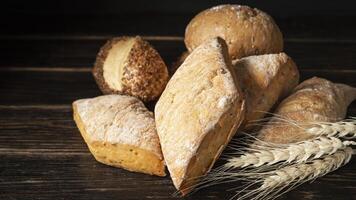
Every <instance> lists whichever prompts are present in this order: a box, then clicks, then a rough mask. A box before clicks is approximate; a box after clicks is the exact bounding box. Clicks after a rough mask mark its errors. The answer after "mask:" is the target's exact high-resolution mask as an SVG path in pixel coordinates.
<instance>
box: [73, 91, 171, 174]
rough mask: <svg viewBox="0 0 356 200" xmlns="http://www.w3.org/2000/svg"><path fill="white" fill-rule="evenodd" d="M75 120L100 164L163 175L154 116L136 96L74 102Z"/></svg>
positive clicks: (113, 96) (97, 98)
mask: <svg viewBox="0 0 356 200" xmlns="http://www.w3.org/2000/svg"><path fill="white" fill-rule="evenodd" d="M73 111H74V120H75V122H76V124H77V126H78V128H79V130H80V133H81V134H82V136H83V138H84V140H85V142H86V143H87V145H88V147H89V150H90V151H91V153H92V154H93V155H94V157H95V159H96V160H97V161H99V162H101V163H104V164H107V165H111V166H114V167H120V168H124V169H127V170H129V171H134V172H142V173H146V174H153V175H158V176H164V175H165V171H164V169H165V166H164V161H163V157H162V153H161V149H160V145H159V139H158V135H157V132H156V127H155V122H154V118H153V113H152V112H150V111H148V110H147V109H146V108H145V106H144V105H143V103H142V102H141V101H140V100H138V99H137V98H135V97H130V96H125V95H106V96H100V97H96V98H91V99H81V100H77V101H75V102H74V103H73Z"/></svg>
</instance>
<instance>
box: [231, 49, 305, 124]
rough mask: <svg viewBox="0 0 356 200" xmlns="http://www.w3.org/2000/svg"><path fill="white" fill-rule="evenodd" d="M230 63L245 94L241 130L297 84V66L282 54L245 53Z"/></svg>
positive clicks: (261, 116)
mask: <svg viewBox="0 0 356 200" xmlns="http://www.w3.org/2000/svg"><path fill="white" fill-rule="evenodd" d="M233 66H234V68H235V70H236V74H237V77H238V80H239V81H240V86H241V89H242V91H243V93H244V94H245V96H246V115H245V119H244V124H245V125H246V126H245V129H251V128H253V126H252V125H251V124H253V122H254V121H255V120H259V119H261V118H263V117H264V116H265V114H266V112H267V111H269V110H270V109H271V108H272V107H273V106H274V105H275V104H276V103H277V102H278V101H279V100H281V99H283V98H285V97H286V96H288V95H289V94H290V93H291V92H292V90H293V89H294V88H295V87H296V86H297V85H298V83H299V72H298V68H297V66H296V64H295V63H294V62H293V60H292V59H291V58H290V57H289V56H288V55H287V54H285V53H278V54H266V55H260V56H249V57H245V58H242V59H238V60H234V61H233ZM249 122H252V123H250V124H249Z"/></svg>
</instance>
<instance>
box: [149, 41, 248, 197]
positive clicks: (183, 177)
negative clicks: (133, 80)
mask: <svg viewBox="0 0 356 200" xmlns="http://www.w3.org/2000/svg"><path fill="white" fill-rule="evenodd" d="M244 112H245V109H244V98H243V96H242V93H241V91H240V88H239V85H238V81H237V79H236V75H235V73H234V71H233V68H232V65H231V60H230V58H229V56H228V53H227V47H226V44H225V42H224V41H223V40H222V39H220V38H216V39H212V40H210V41H208V42H207V43H204V44H202V45H201V46H200V47H198V48H197V49H196V50H194V51H193V52H192V53H191V54H190V55H189V56H188V57H187V59H186V60H185V61H184V63H183V64H182V65H181V66H180V67H179V68H178V70H177V71H176V73H175V74H174V75H173V77H172V78H171V80H170V81H169V83H168V84H167V87H166V89H165V90H164V92H163V93H162V96H161V98H160V99H159V100H158V102H157V104H156V108H155V119H156V124H157V131H158V135H159V138H160V142H161V146H162V152H163V155H164V158H165V161H166V164H167V167H168V170H169V171H170V174H171V177H172V180H173V183H174V185H175V187H176V188H177V189H178V190H180V191H181V192H182V193H183V194H186V193H187V192H188V191H189V190H190V189H192V187H191V186H193V185H194V183H196V181H198V179H197V177H200V176H202V175H205V174H206V173H207V172H208V171H209V170H210V168H211V167H212V165H213V164H214V162H215V161H216V159H217V158H218V157H219V155H220V153H221V152H222V150H223V149H224V148H225V146H226V145H227V143H228V142H229V141H230V139H231V137H232V136H233V135H234V134H235V133H236V130H237V128H238V127H239V125H240V123H241V122H242V119H243V115H244Z"/></svg>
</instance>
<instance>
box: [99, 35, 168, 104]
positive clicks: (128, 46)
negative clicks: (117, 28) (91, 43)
mask: <svg viewBox="0 0 356 200" xmlns="http://www.w3.org/2000/svg"><path fill="white" fill-rule="evenodd" d="M93 75H94V78H95V80H96V82H97V84H98V86H99V88H100V90H101V91H102V92H103V93H104V94H127V95H131V96H135V97H138V98H140V99H141V100H143V101H151V100H154V99H157V98H158V97H159V95H160V94H161V93H162V91H163V89H164V87H165V86H166V83H167V81H168V70H167V67H166V65H165V64H164V62H163V60H162V58H161V56H160V55H159V54H158V52H157V51H156V50H155V49H154V48H153V47H152V46H151V45H150V44H149V43H148V42H146V41H144V40H143V39H142V38H141V37H139V36H136V37H118V38H113V39H111V40H109V41H108V42H107V43H106V44H105V45H104V46H103V47H102V48H101V49H100V52H99V54H98V56H97V58H96V62H95V65H94V68H93Z"/></svg>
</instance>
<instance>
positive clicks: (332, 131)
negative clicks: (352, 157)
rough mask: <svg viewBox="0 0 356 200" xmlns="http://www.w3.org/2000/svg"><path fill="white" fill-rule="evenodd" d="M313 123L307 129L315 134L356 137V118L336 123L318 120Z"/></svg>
mask: <svg viewBox="0 0 356 200" xmlns="http://www.w3.org/2000/svg"><path fill="white" fill-rule="evenodd" d="M311 125H313V127H311V128H308V129H306V132H307V133H310V134H313V135H317V136H319V135H325V136H329V137H331V136H333V137H343V138H345V137H346V138H356V118H351V119H348V120H344V121H340V122H335V123H328V122H318V123H312V124H311Z"/></svg>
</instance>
